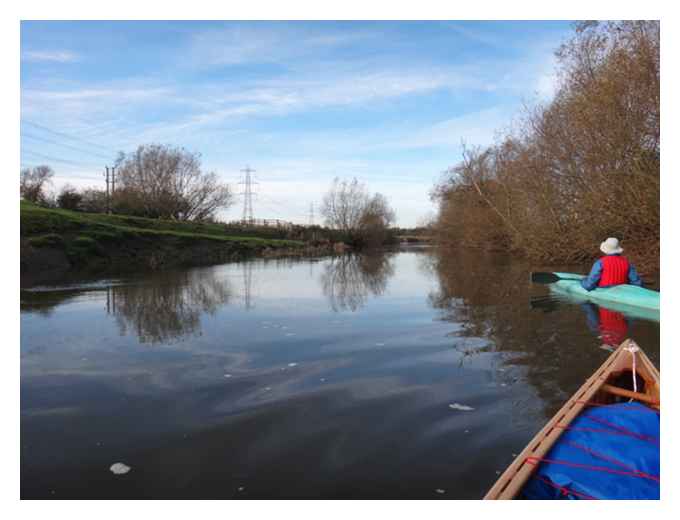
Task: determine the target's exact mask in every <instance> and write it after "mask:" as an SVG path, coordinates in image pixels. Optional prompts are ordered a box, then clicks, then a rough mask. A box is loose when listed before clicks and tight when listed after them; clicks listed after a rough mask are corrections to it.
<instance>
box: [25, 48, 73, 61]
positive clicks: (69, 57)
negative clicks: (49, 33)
mask: <svg viewBox="0 0 680 520" xmlns="http://www.w3.org/2000/svg"><path fill="white" fill-rule="evenodd" d="M21 58H22V59H23V60H25V61H35V62H40V61H46V62H50V61H51V62H57V63H69V62H74V61H78V60H79V59H80V56H79V55H77V54H75V53H74V52H71V51H25V52H24V53H22V55H21Z"/></svg>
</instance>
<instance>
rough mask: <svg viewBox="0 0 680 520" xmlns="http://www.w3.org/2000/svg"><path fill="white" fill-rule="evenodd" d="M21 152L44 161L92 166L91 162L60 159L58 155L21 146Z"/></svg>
mask: <svg viewBox="0 0 680 520" xmlns="http://www.w3.org/2000/svg"><path fill="white" fill-rule="evenodd" d="M21 152H22V153H28V154H31V155H35V156H36V157H39V158H41V159H44V160H46V161H52V162H58V163H63V164H70V165H72V166H84V167H91V166H93V165H92V163H82V162H75V161H69V160H68V159H60V158H59V157H53V156H51V155H45V154H42V153H39V152H34V151H33V150H26V149H25V148H22V150H21Z"/></svg>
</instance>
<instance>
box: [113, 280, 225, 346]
mask: <svg viewBox="0 0 680 520" xmlns="http://www.w3.org/2000/svg"><path fill="white" fill-rule="evenodd" d="M232 296H233V290H232V288H231V286H230V284H229V281H228V280H226V279H219V278H217V276H216V275H215V272H214V271H212V270H206V269H200V270H193V271H185V272H179V273H178V272H172V273H164V274H160V275H158V276H156V277H154V278H153V280H152V282H151V283H147V284H131V285H123V286H118V287H116V286H113V287H109V288H107V290H106V311H107V313H109V314H111V315H113V316H115V318H116V322H117V323H118V326H119V328H120V331H121V334H127V332H128V330H129V329H132V330H133V331H134V332H135V334H136V335H137V337H138V338H139V341H140V343H151V344H156V343H167V342H170V341H172V340H177V339H179V338H182V337H185V336H188V335H192V334H199V333H200V329H201V315H202V314H214V313H215V311H216V310H217V308H218V307H219V306H221V305H224V304H227V303H228V302H229V300H230V299H231V298H232Z"/></svg>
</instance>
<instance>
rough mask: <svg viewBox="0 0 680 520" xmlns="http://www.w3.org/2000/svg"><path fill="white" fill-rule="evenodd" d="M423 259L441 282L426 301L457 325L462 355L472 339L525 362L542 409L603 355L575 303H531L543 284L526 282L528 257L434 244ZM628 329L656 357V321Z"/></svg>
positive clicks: (551, 407) (555, 404)
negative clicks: (545, 305)
mask: <svg viewBox="0 0 680 520" xmlns="http://www.w3.org/2000/svg"><path fill="white" fill-rule="evenodd" d="M428 263H429V266H428V268H432V269H434V271H435V273H436V275H437V279H438V282H439V287H438V288H437V289H436V290H434V291H433V292H431V293H430V295H429V303H430V304H431V305H432V306H433V307H434V308H435V309H438V310H439V311H440V319H442V320H445V321H451V322H453V323H456V325H457V326H458V327H459V329H458V330H457V332H456V333H455V336H457V337H458V338H459V339H457V340H454V342H455V345H454V348H457V349H459V350H460V348H459V347H460V346H461V345H462V346H463V348H465V350H466V352H465V353H466V354H474V353H475V349H474V348H471V344H472V345H475V346H476V347H479V348H477V349H476V351H477V352H478V353H480V354H481V352H484V351H488V350H491V351H494V352H497V353H499V354H501V355H502V359H504V360H505V361H504V362H505V363H507V364H509V365H513V366H515V367H522V368H523V374H524V375H523V376H522V377H523V378H525V379H526V381H527V382H528V383H530V384H531V385H532V386H533V387H534V388H535V389H536V391H537V393H538V395H539V396H540V397H541V398H542V399H543V401H544V402H545V403H546V405H547V406H546V407H545V413H546V415H552V413H554V411H555V410H556V409H557V408H559V406H561V404H562V403H563V401H564V399H565V398H567V397H568V396H569V395H571V394H572V393H573V392H574V391H575V390H576V389H577V388H578V387H579V386H580V385H581V384H583V381H585V380H586V379H587V378H588V377H589V376H590V375H591V374H592V373H593V371H594V370H595V369H597V367H598V366H600V364H601V363H602V362H603V360H604V358H605V357H606V356H607V355H608V353H607V352H604V351H603V350H602V349H600V348H599V347H600V345H601V341H600V340H598V338H597V337H596V335H594V334H593V333H592V332H591V331H590V330H589V328H588V325H587V324H586V320H585V317H584V315H583V311H582V309H581V308H580V306H578V305H572V304H565V303H559V302H556V305H555V306H554V308H551V309H550V310H549V311H548V310H545V309H541V308H536V307H534V308H533V309H532V306H531V305H530V302H531V300H532V293H537V292H541V290H542V289H544V288H542V287H539V286H533V287H532V286H531V284H530V283H529V272H530V270H531V266H530V265H528V264H527V263H525V262H522V261H518V260H517V259H513V258H512V257H510V256H509V255H506V254H494V253H483V252H479V251H451V250H446V249H439V250H434V251H433V253H432V254H431V255H430V256H429V261H428ZM544 298H545V297H544ZM631 334H634V337H635V338H636V339H637V340H638V341H639V342H640V344H641V345H645V347H643V348H645V351H646V352H647V353H648V354H649V355H650V356H651V357H652V358H656V355H657V353H658V325H657V324H655V323H650V322H642V321H641V322H640V323H638V326H637V329H636V330H634V331H631ZM476 339H482V340H485V341H477V340H476Z"/></svg>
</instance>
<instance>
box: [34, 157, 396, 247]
mask: <svg viewBox="0 0 680 520" xmlns="http://www.w3.org/2000/svg"><path fill="white" fill-rule="evenodd" d="M115 168H116V188H115V190H114V191H112V193H107V191H106V190H104V189H101V188H85V189H82V190H77V189H76V188H74V187H73V186H70V185H66V186H64V187H63V188H62V189H61V191H60V192H59V194H58V195H56V197H51V196H50V194H49V193H48V191H47V188H48V186H49V184H50V183H51V180H52V178H53V176H54V171H53V170H52V169H51V168H50V167H49V166H46V165H43V166H37V167H35V168H32V169H30V168H25V169H23V170H21V175H20V191H21V195H22V197H23V198H24V199H26V200H29V201H31V202H34V203H37V204H40V205H43V206H51V207H59V208H62V209H68V210H74V211H83V212H88V213H104V212H107V211H112V212H113V213H116V214H122V215H130V216H138V217H147V218H161V219H174V220H180V221H199V222H206V221H209V222H215V221H216V219H217V213H218V211H219V210H224V209H227V208H229V207H230V206H232V205H233V204H234V202H235V195H234V193H233V192H232V190H231V189H230V188H229V186H228V185H227V184H224V183H221V182H219V180H218V177H217V175H216V174H215V173H214V172H205V171H204V170H202V168H201V163H200V156H199V155H198V154H196V153H191V152H188V151H186V150H184V149H182V148H175V147H171V146H165V145H157V144H152V145H143V146H139V147H138V148H137V150H135V151H134V152H132V153H130V154H124V153H121V154H120V155H119V157H118V159H117V161H116V164H115ZM321 211H322V214H323V216H324V219H325V222H324V223H325V224H326V228H322V227H320V226H289V228H290V229H288V228H287V229H283V230H276V229H272V230H270V229H267V228H262V227H260V228H258V227H257V226H254V225H253V224H252V223H242V224H229V225H226V227H225V229H226V230H227V231H235V232H237V233H238V234H253V233H255V234H256V235H258V236H259V235H261V234H262V233H264V234H267V235H270V234H272V233H275V234H277V238H291V239H300V238H304V239H307V240H311V241H323V240H326V241H328V240H331V241H334V242H335V241H343V242H346V243H347V244H349V245H352V246H355V247H373V246H379V245H383V244H385V243H389V242H392V241H395V240H396V238H395V237H396V232H394V230H393V229H392V226H393V224H394V222H395V213H394V210H393V209H392V208H391V207H390V205H389V203H388V201H387V198H386V197H385V196H384V195H382V194H380V193H374V194H371V193H369V191H368V189H367V187H366V185H365V184H362V183H361V182H359V181H358V180H357V179H356V178H354V179H351V180H341V179H339V178H336V179H335V180H334V181H333V182H332V184H331V186H330V188H329V190H328V192H327V193H326V194H325V196H324V199H323V204H322V210H321ZM303 228H304V229H303ZM308 228H309V229H308ZM279 235H280V236H279Z"/></svg>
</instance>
